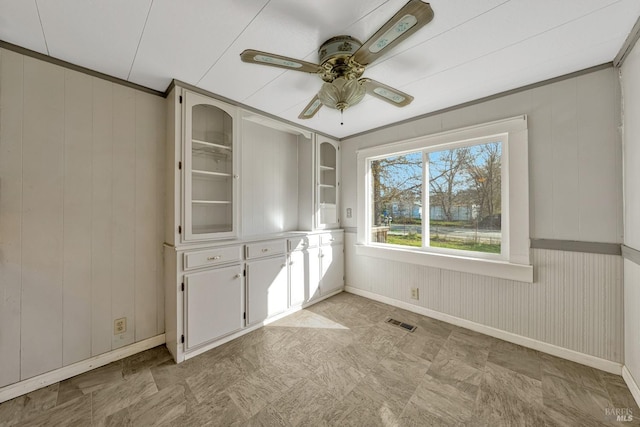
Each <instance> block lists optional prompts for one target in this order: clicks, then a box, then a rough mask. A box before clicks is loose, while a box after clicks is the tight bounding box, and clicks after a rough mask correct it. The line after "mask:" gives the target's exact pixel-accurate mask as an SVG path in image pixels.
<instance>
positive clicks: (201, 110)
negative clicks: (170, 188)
mask: <svg viewBox="0 0 640 427" xmlns="http://www.w3.org/2000/svg"><path fill="white" fill-rule="evenodd" d="M184 94H185V101H184V121H185V123H184V129H185V136H184V137H185V141H184V161H185V170H184V226H185V228H184V240H185V241H192V240H206V239H219V238H229V237H235V236H236V234H237V229H238V221H237V219H238V218H237V217H238V215H237V211H238V209H237V203H236V201H237V194H238V182H237V178H238V175H237V173H238V172H237V170H238V156H237V155H236V154H235V153H234V150H235V146H236V144H235V141H236V139H237V136H236V135H237V133H238V132H237V128H238V124H237V122H238V121H237V120H236V116H237V108H236V107H233V106H231V105H227V104H225V103H223V102H220V101H216V100H214V99H211V98H208V97H206V96H203V95H200V94H197V93H193V92H189V91H184Z"/></svg>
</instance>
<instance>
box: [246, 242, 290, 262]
mask: <svg viewBox="0 0 640 427" xmlns="http://www.w3.org/2000/svg"><path fill="white" fill-rule="evenodd" d="M285 252H286V245H285V241H284V240H269V241H266V242H257V243H250V244H248V245H247V259H256V258H264V257H268V256H273V255H278V254H283V253H285Z"/></svg>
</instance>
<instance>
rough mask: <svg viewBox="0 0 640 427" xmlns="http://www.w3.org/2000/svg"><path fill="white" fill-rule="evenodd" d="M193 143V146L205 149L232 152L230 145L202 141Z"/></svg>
mask: <svg viewBox="0 0 640 427" xmlns="http://www.w3.org/2000/svg"><path fill="white" fill-rule="evenodd" d="M191 142H192V143H193V144H198V145H204V146H205V147H211V148H219V149H221V150H229V151H231V147H229V146H228V145H222V144H215V143H213V142H207V141H201V140H199V139H192V140H191Z"/></svg>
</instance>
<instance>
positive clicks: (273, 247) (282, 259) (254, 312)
mask: <svg viewBox="0 0 640 427" xmlns="http://www.w3.org/2000/svg"><path fill="white" fill-rule="evenodd" d="M246 248H247V251H246V253H247V263H246V283H247V324H248V325H253V324H256V323H259V322H263V321H264V320H266V319H268V318H270V317H273V316H275V315H277V314H280V313H284V312H285V311H286V310H287V308H289V297H288V277H287V258H286V252H285V240H276V241H267V242H257V243H252V244H248V245H247V246H246Z"/></svg>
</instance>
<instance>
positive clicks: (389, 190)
mask: <svg viewBox="0 0 640 427" xmlns="http://www.w3.org/2000/svg"><path fill="white" fill-rule="evenodd" d="M369 168H370V173H371V190H370V191H371V193H370V197H369V203H370V204H371V206H370V212H371V214H372V215H373V216H372V218H371V222H370V224H371V242H374V243H379V244H392V245H403V246H414V247H429V248H443V249H450V250H457V251H471V252H481V253H486V254H501V239H502V232H501V229H502V227H501V218H502V188H501V182H502V181H501V178H502V141H501V140H500V139H491V140H489V141H488V142H487V141H482V142H480V141H473V142H471V143H469V145H464V146H459V147H455V148H448V149H441V148H435V149H433V148H432V149H424V150H421V151H415V152H411V153H406V154H402V155H391V156H385V157H382V158H379V159H371V160H370V163H369ZM423 206H426V209H423Z"/></svg>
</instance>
